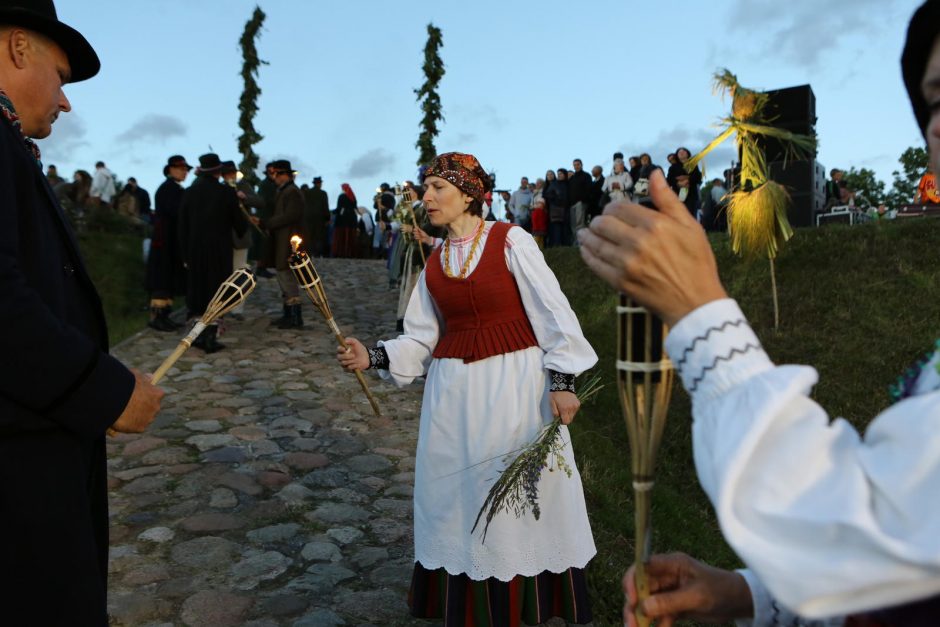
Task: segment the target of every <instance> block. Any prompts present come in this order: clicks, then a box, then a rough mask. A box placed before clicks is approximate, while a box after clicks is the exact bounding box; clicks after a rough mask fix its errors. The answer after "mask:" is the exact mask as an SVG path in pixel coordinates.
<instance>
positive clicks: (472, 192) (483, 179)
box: [424, 152, 493, 202]
mask: <svg viewBox="0 0 940 627" xmlns="http://www.w3.org/2000/svg"><path fill="white" fill-rule="evenodd" d="M424 176H425V178H427V177H429V176H437V177H440V178H442V179H444V180H445V181H448V182H450V183H452V184H453V185H454V186H455V187H457V189H459V190H460V191H462V192H463V193H464V194H466V195H467V196H470V197H471V198H473V199H474V200H478V201H480V202H483V199H484V197H485V196H486V193H487V192H489V191H490V190H492V189H493V183H492V181H490V175H489V174H487V173H486V170H484V169H483V166H481V165H480V162H479V161H477V158H476V157H474V156H473V155H468V154H464V153H462V152H445V153H444V154H442V155H438V156H436V157H434V161H432V162H431V165H429V166H428V169H427V170H425V172H424Z"/></svg>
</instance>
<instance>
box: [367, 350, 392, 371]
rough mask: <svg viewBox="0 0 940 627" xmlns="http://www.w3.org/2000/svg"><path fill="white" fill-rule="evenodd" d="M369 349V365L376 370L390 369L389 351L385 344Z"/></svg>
mask: <svg viewBox="0 0 940 627" xmlns="http://www.w3.org/2000/svg"><path fill="white" fill-rule="evenodd" d="M367 350H368V351H369V367H370V368H373V369H375V370H388V351H386V350H385V347H384V346H376V347H375V348H369V349H367Z"/></svg>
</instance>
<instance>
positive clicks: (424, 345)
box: [379, 270, 441, 386]
mask: <svg viewBox="0 0 940 627" xmlns="http://www.w3.org/2000/svg"><path fill="white" fill-rule="evenodd" d="M404 326H405V332H404V333H403V334H402V335H400V336H398V337H397V338H395V339H394V340H385V341H382V342H379V346H381V347H383V348H384V349H385V352H386V353H388V364H389V369H388V370H379V376H380V377H382V378H383V379H391V380H392V381H394V382H395V384H396V385H398V386H405V385H408V384H409V383H411V382H412V381H413V380H414V379H416V378H417V377H420V376H422V375H424V374H426V373H427V371H428V367H429V366H430V365H431V355H432V354H433V353H434V347H435V346H437V341H438V339H439V338H440V329H441V324H440V318H439V314H438V311H437V307H436V306H435V304H434V300H433V299H432V298H431V293H430V292H429V291H428V286H427V284H426V283H425V281H424V271H423V270H422V271H421V274H420V275H419V276H418V280H417V282H416V283H415V288H414V291H413V292H412V293H411V300H409V301H408V308H407V309H406V310H405V324H404Z"/></svg>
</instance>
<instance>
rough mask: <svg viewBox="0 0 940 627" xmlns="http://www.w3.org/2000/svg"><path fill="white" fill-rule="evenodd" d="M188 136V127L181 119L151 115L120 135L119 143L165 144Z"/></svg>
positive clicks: (157, 114) (118, 137) (156, 114)
mask: <svg viewBox="0 0 940 627" xmlns="http://www.w3.org/2000/svg"><path fill="white" fill-rule="evenodd" d="M185 135H186V125H185V124H184V123H183V121H182V120H180V119H179V118H174V117H173V116H171V115H163V114H160V113H150V114H148V115H145V116H144V117H142V118H140V119H139V120H137V121H136V122H134V124H132V125H131V127H130V128H129V129H127V130H126V131H124V132H123V133H121V134H120V135H118V136H117V137H116V138H115V139H116V140H117V141H118V142H121V143H126V144H133V143H134V142H137V141H159V142H160V143H165V142H166V140H167V139H169V138H171V137H183V136H185Z"/></svg>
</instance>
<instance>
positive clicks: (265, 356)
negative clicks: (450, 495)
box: [108, 260, 428, 627]
mask: <svg viewBox="0 0 940 627" xmlns="http://www.w3.org/2000/svg"><path fill="white" fill-rule="evenodd" d="M317 266H318V269H319V270H320V271H321V274H322V275H323V277H324V281H325V285H326V288H327V293H328V295H329V296H330V303H331V305H332V307H333V311H334V314H335V317H336V320H337V322H338V323H339V325H340V328H341V329H342V330H343V331H344V332H345V333H346V334H347V335H354V336H356V337H359V338H360V339H362V340H363V341H364V342H365V343H366V344H367V345H368V344H369V343H371V342H372V341H374V340H376V339H380V338H383V337H388V336H392V335H394V330H395V305H396V302H397V297H398V292H397V290H389V289H388V288H387V284H388V281H387V279H386V273H385V267H384V265H383V264H382V263H381V262H378V261H350V260H323V261H320V262H318V264H317ZM279 313H280V302H279V291H278V288H277V282H276V281H275V280H274V279H270V280H265V279H259V286H258V289H257V290H256V291H255V293H254V294H252V295H251V297H250V298H249V301H248V304H247V307H246V309H245V319H244V321H229V322H227V325H226V329H225V333H224V336H223V337H222V338H221V340H222V342H223V343H224V344H226V345H227V348H226V350H223V351H221V352H218V353H215V354H213V355H205V354H204V353H203V352H202V351H201V350H198V349H190V351H189V352H188V353H187V354H186V355H185V356H184V357H183V358H182V359H181V360H180V361H179V362H178V363H177V365H176V367H175V368H174V369H173V370H171V371H170V374H169V375H168V377H167V378H166V379H164V381H163V382H162V386H163V388H164V389H165V390H166V392H167V394H166V397H165V398H164V401H163V409H162V411H161V412H160V415H159V416H158V417H157V419H156V421H155V422H154V424H153V426H152V428H151V429H150V431H149V432H148V433H146V434H143V435H139V436H124V435H122V436H118V437H116V438H113V439H110V440H109V442H108V452H109V489H110V498H111V562H110V592H109V601H108V610H109V613H110V616H111V622H112V624H113V625H135V626H138V625H149V626H157V625H161V626H162V625H190V626H201V625H205V626H209V625H211V626H213V627H222V626H225V625H252V626H254V627H262V626H264V627H267V626H272V627H273V626H276V625H290V626H294V627H311V626H329V625H409V624H424V625H426V624H428V623H426V622H424V621H414V620H412V619H410V618H409V617H408V612H407V607H406V604H405V599H406V595H407V589H408V585H409V583H410V575H411V568H412V538H411V534H412V527H411V512H412V505H411V495H412V481H413V478H414V474H413V469H414V449H415V441H416V437H417V424H418V413H419V407H420V399H421V386H420V385H413V386H411V387H410V388H408V389H405V390H398V389H397V388H395V387H394V386H392V385H391V384H388V383H384V382H382V381H380V380H379V379H378V377H376V376H374V375H372V374H370V373H367V377H366V378H367V380H368V381H369V384H370V386H371V388H372V390H373V392H374V394H375V396H376V398H377V399H378V401H379V404H380V405H381V407H382V410H383V414H384V416H385V417H382V418H376V417H375V416H374V415H373V414H372V411H371V409H370V407H369V404H368V403H367V401H366V399H365V397H364V395H363V394H362V393H361V391H360V388H359V386H358V384H357V382H356V379H355V378H354V377H353V376H352V375H350V374H347V373H345V372H343V371H342V370H341V369H340V368H339V366H338V365H337V364H336V362H335V361H334V359H333V353H334V350H335V342H334V339H333V336H332V334H331V333H330V332H329V331H328V329H327V328H326V325H325V324H324V322H323V320H322V317H321V316H320V314H319V312H316V311H315V310H314V308H313V307H312V305H310V304H309V303H305V304H304V322H305V327H304V328H303V330H301V331H281V330H278V329H274V328H270V327H269V319H270V318H271V317H276V316H277V315H279ZM181 336H182V333H181V334H179V335H176V334H171V333H157V332H155V331H151V330H147V331H144V332H142V333H140V334H138V335H136V336H134V337H133V338H130V339H129V340H127V341H125V342H124V343H122V344H121V345H119V346H118V347H116V348H115V350H114V352H115V354H116V355H117V356H118V357H119V358H120V359H122V360H123V361H124V362H125V363H127V364H128V365H131V366H134V367H137V368H140V369H142V370H144V371H146V372H152V371H153V370H154V369H155V368H156V367H157V365H158V364H159V363H160V362H161V361H162V360H163V358H164V357H166V356H167V355H168V354H169V353H170V351H171V350H172V349H173V348H174V347H175V345H176V343H177V342H178V341H179V338H180V337H181Z"/></svg>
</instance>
